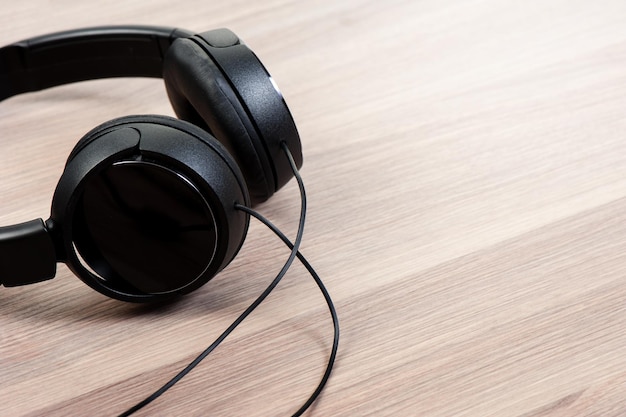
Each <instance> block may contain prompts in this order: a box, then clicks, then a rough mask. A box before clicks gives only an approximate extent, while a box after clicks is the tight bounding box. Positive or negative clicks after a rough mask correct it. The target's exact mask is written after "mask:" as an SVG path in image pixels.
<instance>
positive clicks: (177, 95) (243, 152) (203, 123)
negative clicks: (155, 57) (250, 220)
mask: <svg viewBox="0 0 626 417" xmlns="http://www.w3.org/2000/svg"><path fill="white" fill-rule="evenodd" d="M163 79H164V81H165V87H166V90H167V94H168V96H169V99H170V102H171V103H172V107H173V108H174V111H175V113H176V114H177V116H178V117H180V118H181V119H183V120H187V121H189V122H191V123H193V124H196V125H197V126H200V127H203V128H204V129H206V130H208V131H209V132H211V133H212V134H213V135H214V136H215V137H216V138H217V139H218V140H219V141H220V142H221V143H222V144H223V145H224V147H225V148H226V149H227V150H228V151H229V152H230V153H231V155H232V156H233V157H234V159H235V160H236V162H237V164H238V165H239V167H240V169H241V171H242V173H243V176H244V178H245V180H246V183H247V185H248V191H249V193H250V197H251V199H252V202H253V203H258V202H262V201H265V200H266V199H268V198H269V197H270V196H271V195H272V194H273V193H274V191H275V185H274V184H275V179H274V178H273V174H272V166H271V163H270V161H269V158H268V155H267V153H266V151H265V149H264V145H263V142H262V140H261V139H260V138H259V135H258V134H257V132H256V131H255V129H254V124H253V123H252V121H251V120H250V118H249V117H248V116H246V113H245V110H244V109H243V107H242V106H241V104H240V103H239V99H238V97H237V95H236V93H235V92H234V91H233V89H232V87H231V86H230V84H229V82H228V81H227V80H226V78H225V77H224V76H223V74H222V72H221V70H220V69H219V68H218V67H217V65H216V64H215V63H214V62H213V60H212V59H211V57H210V56H209V55H208V54H207V53H206V52H205V51H204V50H203V49H202V48H201V47H200V46H199V45H198V44H196V43H195V42H194V41H193V40H191V39H178V40H176V41H175V42H174V43H173V44H172V46H171V47H170V48H169V49H168V52H167V54H166V56H165V59H164V64H163Z"/></svg>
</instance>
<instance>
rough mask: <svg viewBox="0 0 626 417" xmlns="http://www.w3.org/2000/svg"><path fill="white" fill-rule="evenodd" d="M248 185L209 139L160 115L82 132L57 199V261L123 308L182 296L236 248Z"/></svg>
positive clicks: (130, 118) (242, 226)
mask: <svg viewBox="0 0 626 417" xmlns="http://www.w3.org/2000/svg"><path fill="white" fill-rule="evenodd" d="M235 202H240V203H243V204H249V196H248V194H247V189H246V187H245V181H244V179H243V177H242V175H241V172H240V171H239V169H238V167H237V164H236V162H235V161H234V160H233V159H232V158H231V157H230V156H229V154H228V152H227V151H226V149H224V148H223V147H222V146H221V145H220V143H219V142H218V141H217V140H216V139H215V138H213V137H211V136H210V135H209V134H208V133H207V132H206V131H204V130H202V129H200V128H199V127H197V126H194V125H192V124H190V123H187V122H184V121H182V120H178V119H174V118H170V117H165V116H128V117H123V118H120V119H115V120H112V121H110V122H107V123H104V124H103V125H101V126H98V127H97V128H95V129H93V130H92V131H91V132H89V133H88V134H87V135H86V136H85V137H84V138H83V139H81V141H79V143H78V144H77V146H76V147H75V149H74V150H73V151H72V154H71V156H70V158H69V159H68V162H67V165H66V167H65V170H64V172H63V174H62V176H61V179H60V181H59V184H58V186H57V189H56V191H55V194H54V198H53V202H52V214H51V223H50V224H51V225H53V228H54V229H55V230H56V232H55V233H56V236H60V240H61V245H60V246H62V249H63V250H62V252H63V253H64V254H63V256H62V258H63V261H65V262H66V263H67V264H68V266H69V267H70V269H71V270H72V271H73V272H74V273H75V274H76V275H77V276H78V277H79V278H81V279H82V280H83V281H84V282H85V283H87V284H88V285H90V286H91V287H93V288H94V289H96V290H98V291H99V292H101V293H103V294H105V295H108V296H110V297H113V298H118V299H122V300H126V301H156V300H161V299H166V298H170V297H172V296H174V295H177V294H184V293H188V292H190V291H192V290H194V289H196V288H198V287H200V286H201V285H203V284H204V283H206V282H208V281H209V280H210V279H211V278H212V277H213V276H214V275H215V274H217V273H218V272H219V271H221V270H222V269H223V268H224V267H226V265H228V264H229V263H230V261H231V260H232V259H233V258H234V256H235V255H236V254H237V252H238V251H239V249H240V248H241V246H242V244H243V241H244V239H245V235H246V232H247V228H248V222H249V217H248V215H247V214H244V213H242V212H240V211H238V210H236V209H235Z"/></svg>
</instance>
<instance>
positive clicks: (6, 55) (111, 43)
mask: <svg viewBox="0 0 626 417" xmlns="http://www.w3.org/2000/svg"><path fill="white" fill-rule="evenodd" d="M190 36H193V33H192V32H189V31H186V30H181V29H174V28H167V27H155V26H104V27H96V28H89V29H79V30H71V31H66V32H59V33H53V34H51V35H44V36H39V37H35V38H31V39H27V40H23V41H20V42H16V43H13V44H11V45H7V46H5V47H3V48H0V100H4V99H6V98H9V97H12V96H14V95H17V94H21V93H26V92H30V91H39V90H43V89H45V88H48V87H54V86H58V85H62V84H68V83H72V82H77V81H85V80H93V79H98V78H111V77H154V78H161V77H162V70H163V57H164V56H165V52H166V51H167V49H168V48H169V47H170V45H171V44H172V42H174V41H175V40H176V39H178V38H188V37H190Z"/></svg>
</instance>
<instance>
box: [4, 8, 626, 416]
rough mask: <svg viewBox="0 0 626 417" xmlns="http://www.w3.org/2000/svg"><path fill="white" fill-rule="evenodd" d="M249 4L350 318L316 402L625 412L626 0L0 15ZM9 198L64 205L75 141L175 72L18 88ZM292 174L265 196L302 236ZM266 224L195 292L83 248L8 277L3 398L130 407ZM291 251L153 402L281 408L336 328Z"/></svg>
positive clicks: (199, 407) (339, 412)
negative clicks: (173, 290) (162, 293)
mask: <svg viewBox="0 0 626 417" xmlns="http://www.w3.org/2000/svg"><path fill="white" fill-rule="evenodd" d="M122 23H137V24H156V25H168V26H178V27H182V28H187V29H190V30H196V31H202V30H206V29H212V28H216V27H229V28H231V29H232V30H234V31H235V32H236V33H238V34H239V35H240V36H241V37H242V38H243V39H244V40H245V41H246V42H247V44H248V45H249V46H250V47H251V48H252V49H253V50H254V51H255V52H256V53H257V54H258V55H259V57H260V58H261V59H262V60H263V62H264V63H265V65H266V66H267V67H268V68H269V70H270V71H271V73H272V74H273V76H274V78H275V79H276V81H277V82H278V84H279V85H280V87H281V89H282V91H283V93H284V95H285V97H286V99H287V101H288V103H289V105H290V108H291V111H292V113H293V115H294V117H295V119H296V122H297V124H298V127H299V131H300V134H301V137H302V142H303V147H304V153H305V164H304V167H303V170H302V174H303V176H304V179H305V181H306V184H307V187H308V194H309V198H310V205H309V217H308V223H307V228H306V235H305V242H304V244H303V252H304V253H305V254H306V255H307V256H308V257H309V259H310V260H311V262H312V263H313V264H314V265H315V266H316V267H317V268H318V270H319V272H320V274H321V275H322V277H323V279H324V280H325V282H326V283H327V285H328V288H329V290H330V291H331V293H332V295H333V297H334V299H335V301H336V303H337V307H338V310H339V315H340V319H341V324H342V340H341V346H340V352H339V356H338V361H337V365H336V368H335V371H334V374H333V376H332V378H331V380H330V383H329V385H328V387H327V389H326V390H325V391H324V393H323V395H322V397H321V398H320V400H319V401H318V402H317V403H316V404H315V406H314V408H313V409H312V411H311V412H309V413H308V415H309V416H479V417H484V416H517V417H547V416H550V417H557V416H559V417H561V416H577V417H578V416H603V417H606V416H624V415H626V353H625V350H624V349H625V346H626V331H625V325H626V303H625V298H626V198H625V197H626V111H625V110H626V2H624V1H623V0H614V1H610V0H606V1H595V2H594V1H578V0H576V1H571V0H530V1H524V2H517V1H499V0H484V1H472V0H463V1H446V2H441V1H410V0H397V1H385V2H382V1H356V0H346V1H341V2H339V1H331V0H316V1H308V2H305V1H284V0H283V1H269V2H253V1H243V0H240V1H233V2H211V1H178V2H172V1H165V0H158V1H153V0H151V1H147V0H135V1H127V2H119V3H118V4H114V2H110V1H109V2H101V4H100V5H98V4H96V3H95V2H87V1H74V0H60V1H54V2H53V1H44V0H37V1H30V0H29V1H22V2H11V3H10V5H9V4H8V3H7V4H3V7H2V11H1V12H0V40H1V41H2V43H10V42H14V41H18V40H21V39H23V38H27V37H31V36H35V35H39V34H44V33H48V32H52V31H57V30H63V29H70V28H77V27H84V26H90V25H103V24H122ZM0 113H1V117H0V130H1V132H2V134H1V135H0V178H1V179H2V180H1V181H0V201H1V204H2V210H1V211H0V224H12V223H15V222H20V221H26V220H30V219H32V218H36V217H44V218H46V217H47V216H48V214H49V204H50V200H51V197H52V192H53V190H54V187H55V185H56V181H57V180H58V177H59V175H60V173H61V170H62V167H63V164H64V161H65V158H66V157H67V155H68V153H69V151H70V150H71V148H72V147H73V145H74V143H75V142H76V141H77V140H78V139H79V138H80V137H81V136H82V135H83V134H84V133H85V132H87V131H88V130H89V129H91V128H92V127H93V126H95V125H97V124H99V123H101V122H104V121H106V120H108V119H111V118H113V117H116V116H121V115H125V114H133V113H134V114H140V113H158V114H170V115H171V114H172V110H171V108H170V106H169V103H168V102H167V98H166V95H165V93H164V89H163V86H162V82H161V81H160V80H112V81H111V80H106V81H95V82H87V83H81V84H76V85H72V86H67V87H61V88H55V89H51V90H48V91H45V92H41V93H37V94H28V95H23V96H19V97H15V98H12V99H9V100H7V101H5V102H3V103H1V104H0ZM297 207H298V196H297V189H296V187H295V184H294V183H293V182H292V183H290V184H289V185H288V186H287V187H286V188H285V189H284V190H282V191H281V192H280V193H278V194H277V195H276V196H275V197H274V198H272V199H271V200H270V201H269V202H268V203H266V204H264V205H262V206H261V207H260V210H261V211H262V212H263V213H264V214H265V215H266V216H268V217H269V218H271V219H272V220H274V221H275V222H276V223H277V224H278V225H279V226H281V227H283V228H284V229H285V230H286V232H287V233H288V234H289V235H291V236H293V234H294V232H295V226H296V218H297ZM287 255H288V254H287V252H286V250H285V249H284V248H282V247H281V246H280V245H279V244H278V242H277V241H276V239H275V238H273V237H272V236H271V235H270V233H269V232H267V231H265V230H264V229H263V228H262V227H260V226H259V225H257V224H253V225H252V227H251V230H250V233H249V235H248V239H247V241H246V244H245V246H244V248H243V250H242V252H241V253H240V254H239V256H238V257H237V258H236V260H235V261H234V262H233V263H232V264H231V266H230V267H229V268H228V269H227V270H225V271H224V272H223V273H222V274H220V275H219V276H218V277H217V278H215V279H214V280H213V281H212V282H211V283H210V284H208V285H206V286H205V287H203V288H202V289H201V290H199V291H197V292H195V293H194V294H192V295H190V296H187V297H185V298H183V299H181V300H180V301H179V302H177V303H174V304H172V305H169V306H167V307H162V308H150V307H142V306H136V305H127V304H125V303H121V302H117V301H113V300H109V299H106V298H105V297H103V296H101V295H99V294H97V293H95V292H94V291H92V290H90V289H89V288H88V287H86V286H85V285H83V284H82V283H81V282H80V281H79V280H78V279H77V278H75V277H74V276H73V275H72V274H71V273H70V272H69V271H68V270H67V269H66V268H64V267H60V268H59V272H58V276H57V278H56V279H54V280H53V281H49V282H47V283H43V284H39V285H35V286H30V287H24V288H18V289H4V288H2V289H0V399H1V400H0V415H2V416H22V415H23V416H39V415H45V416H68V415H72V416H73V415H115V414H116V413H118V412H121V411H122V410H124V409H126V408H127V407H129V406H130V405H132V404H133V403H134V402H136V401H138V400H140V399H141V398H143V396H145V395H146V394H148V393H150V392H151V391H152V390H153V389H155V388H157V387H158V386H160V384H162V383H163V382H165V381H166V380H167V379H169V377H171V376H172V375H173V373H174V372H175V371H177V370H178V369H180V368H181V367H182V366H183V365H184V364H185V363H187V362H188V361H189V360H190V359H191V358H192V357H194V356H195V354H197V353H198V352H200V351H201V350H202V349H204V347H206V346H207V345H208V344H209V343H210V342H211V341H212V340H213V339H214V338H215V337H216V336H217V335H218V334H219V333H220V332H221V331H222V330H223V329H224V328H225V327H226V326H227V325H228V324H229V323H230V322H231V321H232V320H233V319H234V318H235V317H236V315H237V314H238V313H239V312H241V311H242V310H243V309H244V308H245V307H246V306H247V304H248V303H250V302H251V301H252V300H253V298H254V297H255V296H256V295H257V294H258V293H260V291H261V290H262V288H263V287H264V286H265V285H266V284H267V283H268V282H269V280H270V279H271V277H272V276H273V274H274V273H275V272H276V271H277V270H278V269H279V267H280V265H281V263H282V262H283V261H284V259H285V258H286V256H287ZM331 330H332V329H331V326H330V322H329V319H328V315H327V312H326V310H325V307H324V304H323V300H322V298H321V296H320V295H319V293H318V292H317V290H316V288H315V286H314V284H313V283H312V282H311V279H310V278H309V277H308V276H307V275H306V272H305V271H304V269H303V268H302V267H301V266H297V267H295V268H294V269H293V270H292V271H291V272H290V274H289V275H288V276H287V278H286V279H285V281H284V282H283V283H282V284H281V285H280V286H279V288H278V289H277V291H276V292H275V293H274V294H273V295H272V296H271V297H270V298H269V299H268V301H267V302H266V304H264V305H263V306H262V307H261V308H260V309H259V310H258V311H257V312H256V313H255V314H254V315H253V317H251V318H250V320H249V321H247V322H246V323H245V324H244V325H243V326H242V327H241V328H239V329H238V330H237V331H236V332H235V333H234V334H233V336H232V337H231V338H230V339H228V340H227V341H226V342H225V344H224V345H223V346H221V347H220V348H219V349H218V350H217V351H216V352H215V353H214V354H213V355H212V357H209V359H208V360H207V361H206V363H203V364H202V365H201V366H200V367H199V368H198V369H196V370H195V371H193V372H192V373H191V374H190V375H189V376H188V377H187V378H186V379H185V380H183V382H182V383H180V384H179V385H177V386H176V387H175V388H173V389H172V390H171V392H169V393H167V394H166V395H164V396H163V397H162V398H160V399H159V400H157V401H156V402H155V403H154V404H153V405H150V406H149V407H148V408H147V409H146V410H145V411H142V412H141V413H138V415H150V416H153V415H156V416H174V415H176V416H186V415H193V416H201V415H202V416H204V415H217V416H223V415H228V416H274V415H276V416H281V415H289V414H290V412H293V411H295V409H296V408H297V407H298V406H299V405H300V403H301V401H302V400H303V399H304V398H305V397H306V396H307V395H308V394H309V392H310V390H311V389H312V388H313V387H314V385H315V384H316V383H317V380H318V378H319V377H320V375H321V370H322V368H323V366H324V363H325V360H326V357H327V354H328V349H329V346H330V341H331Z"/></svg>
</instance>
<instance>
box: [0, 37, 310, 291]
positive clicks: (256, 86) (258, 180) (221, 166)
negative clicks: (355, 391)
mask: <svg viewBox="0 0 626 417" xmlns="http://www.w3.org/2000/svg"><path fill="white" fill-rule="evenodd" d="M110 77H162V78H163V79H164V81H165V87H166V90H167V94H168V96H169V99H170V101H171V103H172V106H173V108H174V111H175V113H176V114H177V116H178V117H179V118H180V119H175V118H171V117H166V116H127V117H122V118H118V119H115V120H112V121H109V122H106V123H104V124H102V125H100V126H98V127H96V128H94V129H93V130H91V131H90V132H88V133H87V134H86V135H85V136H84V137H83V138H82V139H81V140H80V141H79V142H78V143H77V145H76V146H75V148H74V149H73V150H72V152H71V154H70V156H69V158H68V160H67V163H66V166H65V169H64V172H63V174H62V176H61V179H60V180H59V183H58V185H57V188H56V190H55V193H54V197H53V200H52V209H51V215H50V218H49V219H48V220H46V221H45V222H44V221H43V220H42V219H37V220H33V221H30V222H26V223H22V224H18V225H14V226H8V227H2V228H0V284H3V285H4V286H6V287H10V286H17V285H24V284H31V283H35V282H39V281H43V280H46V279H50V278H53V277H54V275H55V273H56V263H57V262H63V263H66V264H67V265H68V267H69V268H70V269H71V270H72V271H73V272H74V273H75V274H76V275H77V276H78V277H79V278H80V279H81V280H83V281H84V282H85V283H86V284H88V285H89V286H91V287H92V288H94V289H95V290H97V291H99V292H101V293H102V294H105V295H107V296H110V297H113V298H116V299H119V300H124V301H137V302H143V301H158V300H163V299H166V298H170V297H172V296H175V295H179V294H185V293H189V292H190V291H193V290H195V289H197V288H199V287H200V286H202V285H203V284H205V283H206V282H207V281H209V280H210V279H211V278H212V277H213V276H215V274H217V273H218V272H220V271H221V270H222V269H223V268H224V267H226V266H227V265H228V264H229V263H230V262H231V261H232V259H233V258H234V257H235V255H236V254H237V252H238V251H239V249H240V248H241V246H242V244H243V242H244V239H245V236H246V232H247V230H248V223H249V214H248V213H246V212H244V211H241V210H236V208H235V205H236V204H242V205H253V204H257V203H260V202H263V201H265V200H267V199H268V198H269V197H270V196H272V194H273V193H274V192H276V191H277V190H278V189H279V188H280V187H282V186H283V185H284V184H285V183H287V182H288V181H289V179H290V178H292V176H293V171H292V169H291V166H290V164H289V161H288V159H287V158H286V157H285V154H284V152H283V149H282V146H285V145H286V146H287V148H288V149H289V151H290V152H291V154H292V155H293V159H294V160H295V163H296V165H297V166H298V167H300V166H301V165H302V151H301V145H300V139H299V136H298V132H297V130H296V126H295V123H294V121H293V118H292V116H291V114H290V112H289V109H288V107H287V105H286V103H285V101H284V100H283V97H282V95H281V94H280V92H279V90H278V88H277V87H276V84H275V83H274V81H273V80H272V78H271V77H270V75H269V74H268V72H267V71H266V69H265V68H264V66H263V65H262V64H261V62H260V61H259V60H258V58H257V57H256V56H255V55H254V53H253V52H252V51H251V50H250V49H248V48H247V47H246V46H245V45H244V44H242V42H241V41H240V40H239V38H238V37H237V36H236V35H235V34H234V33H232V32H231V31H229V30H226V29H219V30H214V31H209V32H204V33H201V34H193V33H191V32H188V31H184V30H180V29H171V28H162V27H141V26H116V27H100V28H90V29H82V30H74V31H67V32H61V33H56V34H52V35H46V36H41V37H36V38H32V39H28V40H25V41H22V42H17V43H14V44H12V45H8V46H5V47H3V48H1V49H0V100H4V99H6V98H9V97H12V96H14V95H16V94H21V93H25V92H29V91H38V90H41V89H45V88H48V87H52V86H57V85H62V84H67V83H72V82H77V81H82V80H91V79H97V78H110Z"/></svg>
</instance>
